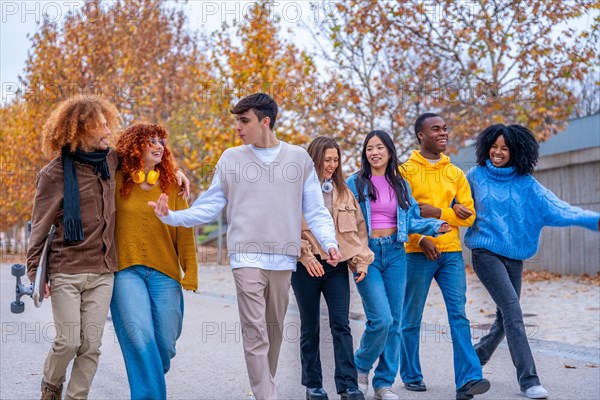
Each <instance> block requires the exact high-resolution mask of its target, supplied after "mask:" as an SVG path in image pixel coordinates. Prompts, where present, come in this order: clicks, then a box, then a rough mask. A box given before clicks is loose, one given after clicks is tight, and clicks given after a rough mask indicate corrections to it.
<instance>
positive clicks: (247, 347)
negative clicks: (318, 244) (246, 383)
mask: <svg viewBox="0 0 600 400" xmlns="http://www.w3.org/2000/svg"><path fill="white" fill-rule="evenodd" d="M291 276H292V271H269V270H262V269H260V268H235V269H233V277H234V279H235V286H236V289H237V301H238V310H239V313H240V323H241V328H242V341H243V345H244V357H245V359H246V368H247V369H248V378H249V380H250V387H251V388H252V393H253V394H254V397H256V399H257V400H272V399H277V389H276V387H275V382H274V378H275V373H276V372H277V361H278V360H279V350H280V349H281V343H282V338H283V320H284V318H285V313H286V311H287V306H288V302H289V290H290V281H291Z"/></svg>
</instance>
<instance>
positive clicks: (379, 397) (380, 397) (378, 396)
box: [363, 387, 400, 400]
mask: <svg viewBox="0 0 600 400" xmlns="http://www.w3.org/2000/svg"><path fill="white" fill-rule="evenodd" d="M363 393H364V392H363ZM373 398H374V399H375V400H400V397H398V395H397V394H396V393H394V392H392V388H389V387H382V388H379V389H376V390H375V396H373Z"/></svg>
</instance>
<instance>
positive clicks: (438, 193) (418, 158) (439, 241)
mask: <svg viewBox="0 0 600 400" xmlns="http://www.w3.org/2000/svg"><path fill="white" fill-rule="evenodd" d="M400 172H401V174H402V176H403V177H404V179H406V181H407V182H408V184H409V185H410V190H411V191H412V195H413V197H414V198H415V200H416V201H417V203H425V204H429V205H432V206H434V207H438V208H440V209H441V210H442V215H441V217H440V219H441V220H443V221H446V222H448V224H449V225H450V226H451V227H452V230H451V231H450V232H448V233H446V234H444V235H439V236H437V237H435V238H434V237H430V236H429V237H428V239H430V240H432V241H433V242H434V243H435V244H436V245H437V247H438V249H439V250H440V251H442V252H451V251H460V250H461V246H460V233H459V231H458V227H459V226H463V227H468V226H471V225H473V222H474V221H475V206H474V203H473V197H472V196H471V187H470V186H469V182H468V181H467V178H466V176H465V174H464V173H463V172H462V170H461V169H460V168H458V167H457V166H456V165H454V164H452V163H451V162H450V157H448V156H446V155H444V154H442V155H441V159H440V161H438V162H437V163H435V164H434V165H431V164H430V163H429V161H427V160H426V159H425V158H424V157H423V156H422V155H421V153H420V152H419V151H418V150H414V151H413V152H412V154H411V156H410V158H409V159H408V161H406V162H405V163H404V164H402V168H400ZM453 201H455V202H457V203H460V204H462V205H463V206H465V207H467V208H468V209H469V210H471V212H472V213H473V215H471V216H470V217H469V218H467V219H460V218H458V216H457V215H456V213H455V212H454V210H453V209H452V202H453ZM421 236H422V235H417V234H414V235H410V236H409V241H408V243H407V244H406V252H407V253H417V252H421V251H422V250H421V248H420V247H419V244H418V243H419V239H420V238H421Z"/></svg>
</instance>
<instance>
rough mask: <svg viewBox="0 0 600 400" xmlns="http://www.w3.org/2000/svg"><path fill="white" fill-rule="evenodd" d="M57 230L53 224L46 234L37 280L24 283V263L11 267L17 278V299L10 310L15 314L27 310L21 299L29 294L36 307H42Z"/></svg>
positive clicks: (36, 273) (11, 304)
mask: <svg viewBox="0 0 600 400" xmlns="http://www.w3.org/2000/svg"><path fill="white" fill-rule="evenodd" d="M55 232H56V226H54V225H52V227H50V231H48V235H47V236H46V242H45V243H44V248H43V250H42V255H41V257H40V264H39V265H38V268H37V270H36V272H35V280H34V282H33V283H32V284H30V285H29V286H25V285H23V283H22V282H21V277H22V276H23V275H25V272H26V267H25V266H24V265H22V264H14V265H13V266H12V267H11V274H12V275H13V276H14V277H15V278H16V279H17V282H16V289H15V294H16V295H15V301H13V302H11V303H10V311H11V312H12V313H14V314H20V313H22V312H23V311H25V303H23V302H22V301H21V297H23V296H25V295H27V296H31V298H32V299H33V304H34V305H35V306H36V307H41V306H42V302H43V301H44V292H45V286H46V283H48V262H49V257H50V246H51V244H52V239H53V238H54V233H55Z"/></svg>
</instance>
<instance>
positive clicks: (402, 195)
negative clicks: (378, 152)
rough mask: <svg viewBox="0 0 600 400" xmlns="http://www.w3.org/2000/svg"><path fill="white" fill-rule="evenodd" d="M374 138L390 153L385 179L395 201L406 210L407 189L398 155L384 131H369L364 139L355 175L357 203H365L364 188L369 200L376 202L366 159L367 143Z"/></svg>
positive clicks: (375, 189)
mask: <svg viewBox="0 0 600 400" xmlns="http://www.w3.org/2000/svg"><path fill="white" fill-rule="evenodd" d="M374 136H377V137H378V138H379V139H381V141H382V142H383V144H384V146H385V147H386V148H387V151H388V152H389V153H390V159H389V160H388V163H387V166H386V167H385V179H386V181H387V182H388V183H389V184H390V186H391V187H392V188H393V189H394V193H396V199H397V200H398V205H399V206H400V207H401V208H402V209H404V210H408V208H409V207H410V201H409V197H408V189H407V188H406V182H405V181H404V179H403V178H402V176H401V175H400V171H399V167H400V162H399V161H398V155H397V154H396V146H394V142H392V138H391V137H390V135H389V134H388V133H387V132H386V131H371V132H369V134H368V135H367V136H366V137H365V141H364V142H363V149H362V153H361V156H360V160H361V166H360V170H359V171H358V172H357V175H356V188H357V190H358V201H359V202H361V203H362V202H363V201H366V199H365V195H364V191H365V186H366V187H367V188H368V196H369V199H370V200H373V201H375V200H377V188H375V185H373V182H371V176H372V173H371V164H369V160H368V159H367V143H369V140H371V138H373V137H374Z"/></svg>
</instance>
